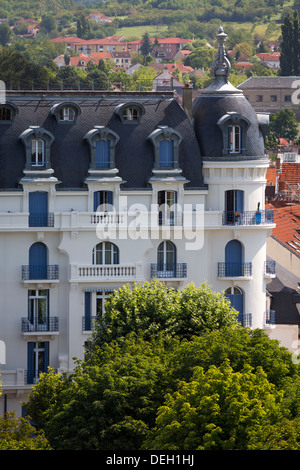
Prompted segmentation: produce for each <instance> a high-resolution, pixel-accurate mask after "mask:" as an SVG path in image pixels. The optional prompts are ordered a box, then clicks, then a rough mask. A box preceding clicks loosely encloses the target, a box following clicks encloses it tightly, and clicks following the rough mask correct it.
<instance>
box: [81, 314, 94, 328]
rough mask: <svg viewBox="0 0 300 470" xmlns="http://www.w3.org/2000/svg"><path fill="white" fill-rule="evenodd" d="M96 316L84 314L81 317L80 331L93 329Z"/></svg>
mask: <svg viewBox="0 0 300 470" xmlns="http://www.w3.org/2000/svg"><path fill="white" fill-rule="evenodd" d="M96 318H97V317H96V316H89V317H88V316H84V317H82V331H93V330H95V322H96Z"/></svg>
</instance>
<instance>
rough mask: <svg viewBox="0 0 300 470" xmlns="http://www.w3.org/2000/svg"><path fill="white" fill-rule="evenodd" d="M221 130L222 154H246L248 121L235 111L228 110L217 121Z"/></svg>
mask: <svg viewBox="0 0 300 470" xmlns="http://www.w3.org/2000/svg"><path fill="white" fill-rule="evenodd" d="M218 126H219V127H220V129H221V131H222V132H223V154H225V155H229V154H235V155H237V154H239V155H245V154H246V136H247V130H248V128H249V126H250V121H249V120H248V119H247V118H246V117H244V116H242V115H241V114H238V113H235V112H228V113H227V114H225V115H224V116H222V117H221V119H219V121H218Z"/></svg>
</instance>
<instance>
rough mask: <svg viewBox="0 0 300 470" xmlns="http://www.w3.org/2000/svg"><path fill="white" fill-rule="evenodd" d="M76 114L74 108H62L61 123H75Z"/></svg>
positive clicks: (60, 113)
mask: <svg viewBox="0 0 300 470" xmlns="http://www.w3.org/2000/svg"><path fill="white" fill-rule="evenodd" d="M74 118H75V112H74V109H72V108H62V109H61V110H60V112H59V119H60V120H61V121H74Z"/></svg>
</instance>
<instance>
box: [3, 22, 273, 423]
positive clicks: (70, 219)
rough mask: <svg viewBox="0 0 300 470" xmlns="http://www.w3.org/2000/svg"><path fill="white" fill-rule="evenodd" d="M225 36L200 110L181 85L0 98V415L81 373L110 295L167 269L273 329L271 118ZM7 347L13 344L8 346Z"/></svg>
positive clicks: (177, 283)
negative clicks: (179, 93)
mask: <svg viewBox="0 0 300 470" xmlns="http://www.w3.org/2000/svg"><path fill="white" fill-rule="evenodd" d="M225 37H226V35H225V34H224V33H223V30H222V29H220V30H219V33H218V35H217V38H218V41H219V52H218V57H217V59H216V61H215V62H214V64H213V76H214V81H213V84H212V85H211V87H209V88H208V89H206V90H203V92H201V93H200V94H199V97H198V98H197V99H196V100H195V103H194V106H193V116H192V118H191V117H189V116H188V115H187V113H186V112H185V111H184V110H183V109H182V108H181V107H180V106H179V104H178V103H177V101H176V100H175V99H174V97H173V93H171V92H166V91H164V92H149V93H146V92H145V93H135V92H129V93H124V94H123V93H108V92H106V93H103V92H101V93H99V92H94V93H84V92H83V93H81V94H80V96H79V94H78V93H72V92H65V93H63V92H61V93H59V94H58V93H51V92H48V93H47V92H36V93H33V92H32V93H31V92H27V93H22V92H18V93H9V94H7V97H6V98H7V99H6V103H3V104H2V105H1V106H0V133H1V134H0V135H1V137H0V139H1V140H0V253H1V265H0V269H1V271H0V277H1V283H0V298H1V305H0V341H1V349H0V351H2V357H1V356H0V374H1V375H0V380H1V381H2V396H1V397H0V413H1V414H3V413H5V412H6V411H11V410H15V411H16V413H17V415H21V413H22V410H21V406H20V402H22V401H24V402H26V399H27V397H28V394H29V393H30V390H31V388H32V385H33V384H34V383H36V381H37V380H38V376H39V373H40V372H43V371H47V369H48V367H51V368H54V369H56V370H57V371H62V370H65V371H71V370H72V369H73V367H74V358H75V357H76V358H80V359H83V358H84V344H85V341H86V339H87V338H88V337H89V335H90V334H91V331H92V329H93V323H94V319H95V318H96V317H97V315H101V314H102V313H103V311H104V303H105V299H106V298H108V297H109V295H110V293H111V292H112V291H113V290H115V289H117V288H119V287H122V286H123V285H124V284H127V283H130V284H133V283H134V282H145V281H149V280H151V279H159V280H162V281H164V282H166V283H167V284H168V285H171V286H174V287H177V288H179V289H180V288H182V287H183V286H185V285H187V284H188V283H190V282H194V283H195V284H196V285H199V284H201V283H202V282H204V281H207V283H208V284H209V285H212V286H213V289H214V290H216V291H224V292H225V294H226V295H227V296H228V297H229V298H230V299H231V302H232V304H233V306H235V308H236V309H237V310H238V311H239V319H240V321H241V323H242V324H243V325H244V326H249V327H251V328H270V326H271V325H272V324H273V323H274V318H273V316H272V315H271V314H270V312H269V311H268V302H267V296H266V283H267V282H268V279H270V278H272V277H273V276H274V274H275V270H274V265H273V264H272V262H270V261H267V258H266V240H267V237H268V236H269V235H271V231H272V228H273V227H274V224H273V214H272V212H271V211H265V210H264V192H265V184H266V179H265V174H266V169H267V167H268V160H267V157H266V156H265V151H264V132H265V128H266V125H267V123H268V116H267V115H263V114H260V115H256V113H255V112H254V110H253V108H251V106H250V105H249V103H248V101H247V100H246V99H245V97H244V96H243V94H242V92H241V91H239V90H237V89H235V88H234V87H232V86H231V85H230V83H228V75H229V72H230V67H229V63H228V61H227V59H226V57H225V54H224V41H225ZM3 351H4V352H3Z"/></svg>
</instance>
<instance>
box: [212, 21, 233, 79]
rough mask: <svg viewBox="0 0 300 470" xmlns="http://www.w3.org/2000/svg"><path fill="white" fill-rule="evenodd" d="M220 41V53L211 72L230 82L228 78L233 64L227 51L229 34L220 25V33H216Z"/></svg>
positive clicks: (214, 76) (214, 75) (215, 77)
mask: <svg viewBox="0 0 300 470" xmlns="http://www.w3.org/2000/svg"><path fill="white" fill-rule="evenodd" d="M216 38H217V41H218V54H217V57H216V59H215V60H214V61H213V63H212V67H211V72H212V76H213V78H214V79H218V78H221V79H222V81H223V82H225V83H228V78H229V75H230V72H231V65H230V62H229V60H228V59H227V57H226V53H225V41H226V38H227V34H226V33H224V30H223V28H222V26H221V25H220V26H219V29H218V34H216Z"/></svg>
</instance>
